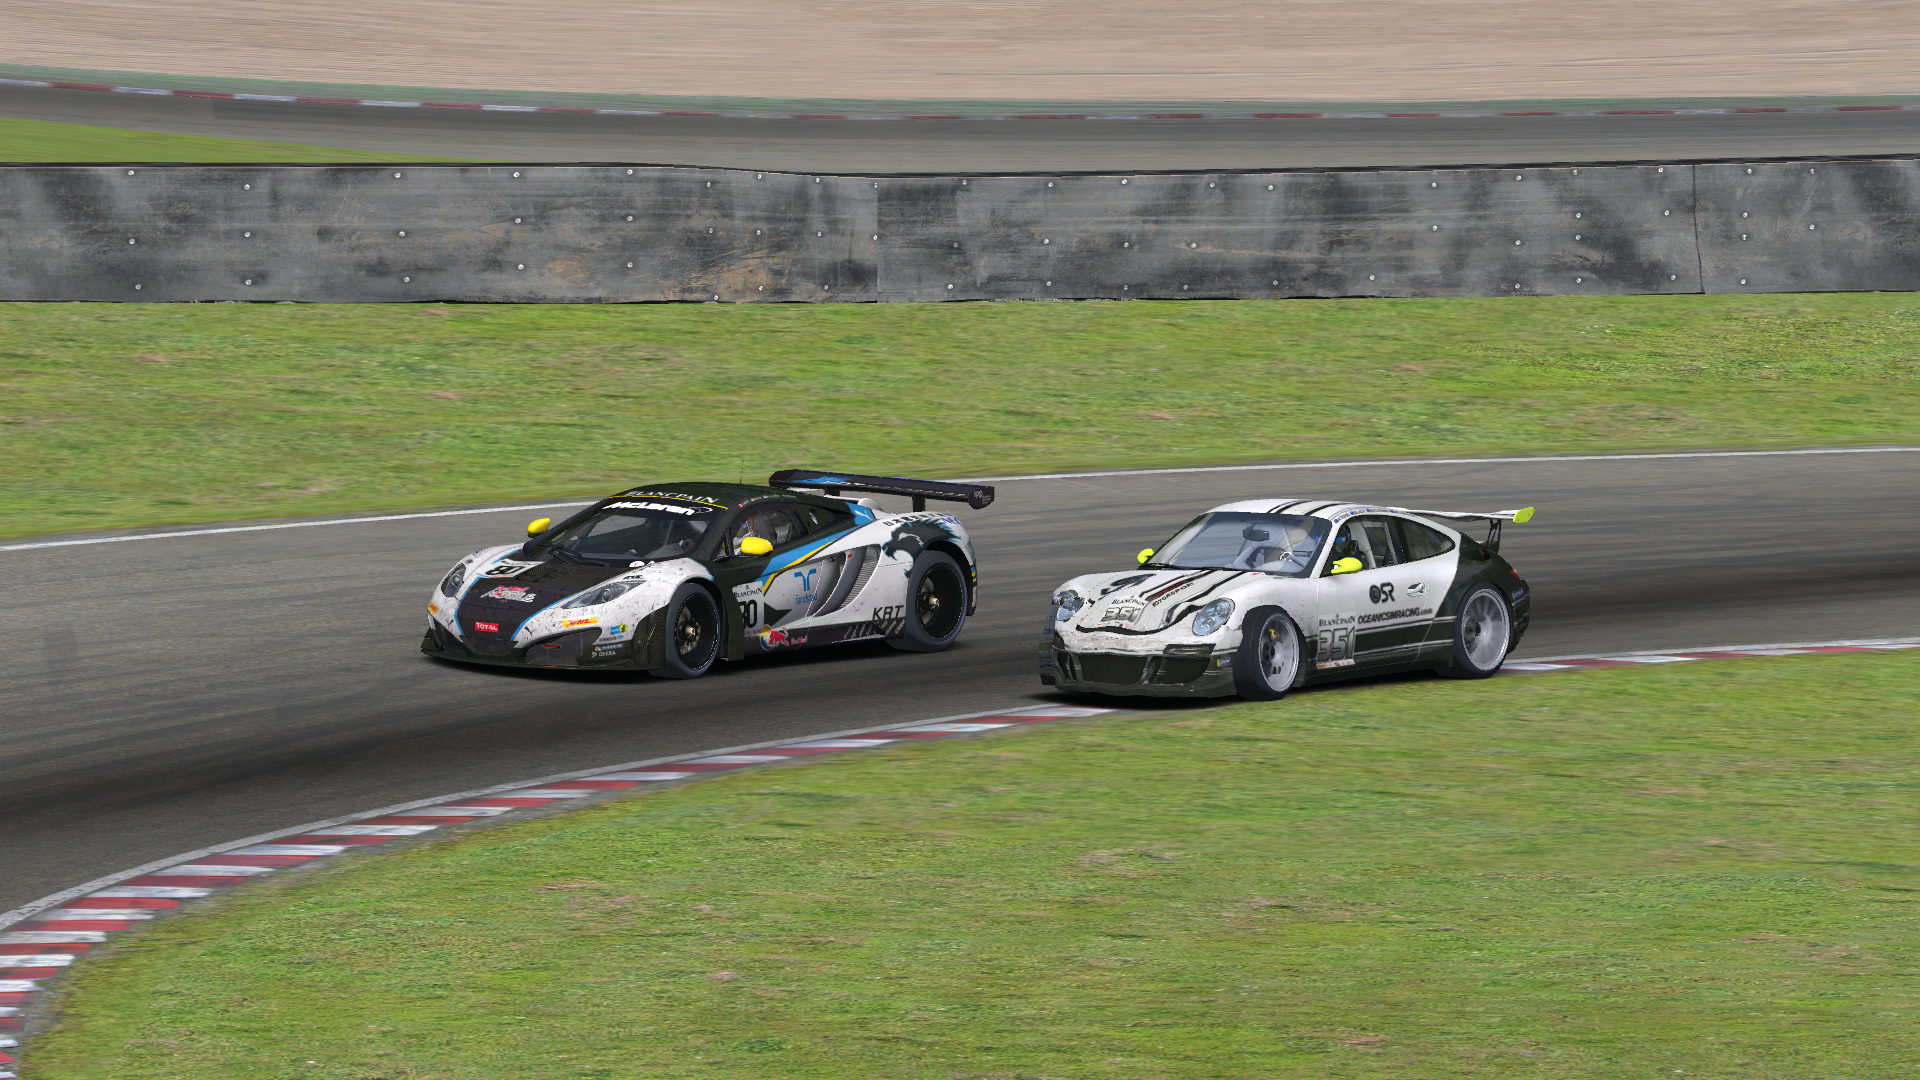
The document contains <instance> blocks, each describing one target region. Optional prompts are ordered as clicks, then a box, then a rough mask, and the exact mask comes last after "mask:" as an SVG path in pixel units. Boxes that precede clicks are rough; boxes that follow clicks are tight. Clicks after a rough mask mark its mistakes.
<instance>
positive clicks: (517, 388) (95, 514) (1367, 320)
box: [0, 293, 1920, 536]
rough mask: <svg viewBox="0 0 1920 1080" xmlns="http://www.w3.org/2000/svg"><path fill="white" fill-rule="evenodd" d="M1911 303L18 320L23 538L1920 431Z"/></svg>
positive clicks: (358, 313)
mask: <svg viewBox="0 0 1920 1080" xmlns="http://www.w3.org/2000/svg"><path fill="white" fill-rule="evenodd" d="M1917 356H1920V301H1916V300H1915V299H1914V298H1913V297H1912V296H1910V295H1906V294H1871V293H1870V294H1825V295H1804V296H1714V297H1619V298H1609V299H1585V298H1536V299H1493V300H1332V301H1303V300H1292V301H1239V302H1232V301H1220V302H1214V301H1188V302H1182V301H1168V302H1144V301H1135V302H1129V303H1031V304H871V305H868V304H862V305H851V304H849V305H837V304H836V305H801V304H792V305H764V306H761V305H739V306H734V305H631V306H611V305H609V306H599V305H577V306H536V305H470V306H464V305H447V306H433V305H299V306H295V305H243V304H173V305H140V304H7V305H0V393H3V394H4V396H3V397H0V453H3V454H4V455H5V460H6V461H7V463H8V466H9V467H8V469H7V471H6V475H5V476H4V477H0V510H4V512H5V517H4V520H3V521H0V535H12V536H20V535H29V534H41V533H50V532H55V531H67V530H87V529H96V528H108V527H118V526H134V525H153V524H165V523H180V522H197V521H215V520H232V519H237V518H248V517H289V516H297V515H304V514H315V513H323V512H339V511H360V510H374V509H385V508H408V507H419V506H426V505H454V504H474V503H479V504H486V503H490V502H495V501H499V500H520V499H529V498H539V497H555V496H562V495H577V494H582V493H599V492H604V491H606V490H609V489H612V488H617V487H621V486H624V485H626V484H629V483H633V482H636V481H640V480H645V479H667V478H678V479H695V478H720V477H725V478H729V479H731V478H735V477H738V476H745V477H749V478H751V477H755V476H764V475H765V474H766V473H767V472H768V471H770V470H771V469H775V468H780V467H783V466H787V465H795V464H801V465H809V466H814V467H831V468H838V469H855V470H861V471H870V472H878V473H894V474H908V475H911V474H915V473H921V474H927V475H932V476H966V475H976V476H978V475H998V474H1004V473H1013V472H1023V471H1051V470H1056V469H1064V468H1081V467H1102V466H1149V465H1161V464H1191V463H1216V462H1235V461H1260V460H1274V459H1295V460H1301V459H1306V460H1315V459H1320V460H1324V459H1327V458H1340V457H1349V456H1405V455H1433V454H1441V455H1453V454H1468V453H1475V452H1484V451H1501V452H1511V451H1513V450H1515V449H1516V448H1520V449H1523V450H1524V451H1526V452H1535V453H1553V452H1564V451H1580V452H1587V451H1593V450H1605V449H1648V448H1655V449H1657V448H1686V447H1728V446H1809V445H1832V444H1847V443H1863V442H1875V441H1882V442H1884V441H1899V440H1912V439H1915V438H1920V387H1917V385H1916V376H1917V375H1920V362H1917V361H1916V357H1917Z"/></svg>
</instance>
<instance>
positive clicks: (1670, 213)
mask: <svg viewBox="0 0 1920 1080" xmlns="http://www.w3.org/2000/svg"><path fill="white" fill-rule="evenodd" d="M1660 216H1661V217H1672V216H1673V211H1671V210H1662V211H1660Z"/></svg>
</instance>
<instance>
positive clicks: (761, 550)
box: [740, 536, 773, 555]
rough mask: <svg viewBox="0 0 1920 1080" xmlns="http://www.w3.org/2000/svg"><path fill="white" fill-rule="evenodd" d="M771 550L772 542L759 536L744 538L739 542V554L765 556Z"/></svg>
mask: <svg viewBox="0 0 1920 1080" xmlns="http://www.w3.org/2000/svg"><path fill="white" fill-rule="evenodd" d="M772 550H773V542H772V541H770V540H768V539H766V538H765V537H760V536H749V537H745V538H744V539H742V540H741V541H740V554H742V555H765V554H766V553H768V552H770V551H772Z"/></svg>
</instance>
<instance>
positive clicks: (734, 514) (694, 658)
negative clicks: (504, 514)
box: [420, 469, 993, 679]
mask: <svg viewBox="0 0 1920 1080" xmlns="http://www.w3.org/2000/svg"><path fill="white" fill-rule="evenodd" d="M797 489H812V490H797ZM843 491H847V492H868V493H872V494H884V495H900V496H906V497H908V498H911V499H912V500H913V512H912V513H909V514H893V513H887V512H885V511H883V510H881V509H880V507H879V506H878V504H876V503H875V502H873V501H872V500H871V499H862V498H852V497H842V496H841V492H843ZM929 499H934V500H944V501H948V502H962V503H966V504H967V505H969V506H972V507H974V508H976V509H978V508H982V507H985V506H987V505H988V504H990V503H991V502H993V488H991V487H988V486H986V485H983V484H949V483H940V482H937V481H932V480H907V479H899V478H894V477H883V476H854V475H850V474H841V473H821V472H804V471H800V470H794V469H788V470H784V471H782V472H777V473H775V474H773V476H772V477H770V478H769V479H768V481H767V486H766V487H760V486H758V485H752V484H712V483H689V484H659V485H654V486H650V487H641V488H634V489H632V490H630V491H623V492H621V493H620V494H618V495H614V496H612V497H610V498H606V499H602V500H600V501H599V502H597V503H594V504H593V505H592V506H590V507H588V508H587V509H585V510H583V511H581V512H580V513H578V514H575V515H574V516H572V517H570V518H568V519H566V520H565V521H562V522H561V523H559V524H558V525H554V524H552V523H551V522H550V521H549V520H548V519H546V518H541V519H540V520H538V521H535V522H533V523H532V524H531V525H530V526H528V528H527V540H526V541H525V542H524V543H518V544H503V545H501V546H498V547H491V548H487V549H486V550H484V551H476V552H474V553H473V554H472V555H469V556H467V557H466V558H464V559H461V560H460V562H459V563H458V564H457V565H455V566H454V568H453V569H452V570H449V571H448V572H447V574H446V576H445V577H444V578H443V579H442V580H441V582H440V584H439V586H438V587H437V588H435V589H434V591H433V593H432V595H431V596H429V597H428V599H427V634H426V637H425V639H424V640H422V641H421V643H420V650H421V651H422V652H424V653H427V654H428V655H431V656H439V657H444V658H446V659H449V660H466V661H471V662H475V663H482V664H512V665H516V666H521V667H544V668H592V669H603V668H613V669H635V668H637V669H640V670H643V671H647V672H651V673H652V674H654V675H659V676H662V677H665V678H673V679H691V678H695V677H698V676H700V675H703V674H705V673H706V672H707V670H708V669H710V668H711V667H712V666H713V664H714V662H715V661H717V660H738V659H741V658H743V657H745V656H747V655H749V654H753V653H764V652H774V651H779V650H785V649H792V648H798V647H801V646H814V645H827V644H833V643H836V642H842V641H858V640H864V639H884V640H886V641H887V642H888V643H889V644H891V645H893V646H894V647H895V648H899V649H905V650H909V651H914V652H937V651H939V650H941V649H944V648H946V647H947V646H948V645H951V644H952V643H953V641H954V639H955V638H957V637H959V636H960V628H961V627H962V626H963V625H965V623H966V620H967V616H968V615H971V614H973V607H974V594H975V590H976V588H977V586H978V583H979V575H978V569H977V563H976V562H975V559H974V552H973V543H972V541H971V540H969V539H968V537H967V530H966V528H965V527H964V526H962V525H961V524H960V520H959V519H958V518H956V517H954V516H952V515H951V514H943V513H938V512H933V511H929V510H927V500H929Z"/></svg>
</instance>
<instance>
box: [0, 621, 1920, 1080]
mask: <svg viewBox="0 0 1920 1080" xmlns="http://www.w3.org/2000/svg"><path fill="white" fill-rule="evenodd" d="M1917 675H1920V656H1916V655H1915V654H1912V653H1907V654H1882V655H1877V656H1844V657H1808V658H1794V659H1783V660H1768V661H1737V662H1720V663H1700V664H1688V665H1670V666H1660V667H1650V668H1636V669H1619V670H1610V671H1601V672H1589V673H1583V674H1565V675H1547V676H1540V677H1533V678H1515V679H1501V680H1495V681H1490V682H1482V683H1454V682H1446V681H1441V680H1435V679H1427V678H1420V679H1411V680H1403V681H1398V682H1390V683H1387V684H1385V685H1380V686H1371V687H1368V686H1354V687H1348V688H1344V689H1333V690H1325V691H1317V692H1307V693H1303V694H1299V695H1296V696H1295V697H1294V698H1292V699H1290V700H1288V701H1285V702H1280V703H1275V704H1269V705H1234V706H1229V707H1220V708H1205V709H1202V708H1171V709H1160V710H1156V711H1153V712H1149V713H1146V714H1136V715H1128V716H1118V717H1110V718H1103V719H1098V720H1090V721H1076V722H1070V723H1062V724H1057V725H1050V726H1046V727H1039V728H1029V729H1023V730H1016V731H1003V732H998V733H995V734H992V735H989V736H985V737H981V738H977V739H971V740H966V741H948V742H938V743H921V744H917V745H908V746H903V747H899V748H889V749H886V750H882V751H877V752H868V753H863V754H860V755H857V756H849V757H844V758H837V759H827V760H816V761H813V762H811V763H799V764H795V765H788V766H778V767H774V768H769V769H761V770H756V771H752V772H747V773H740V774H734V775H730V776H725V777H719V778H715V779H711V780H703V781H699V782H697V783H693V784H689V785H684V786H681V787H678V788H674V789H668V790H662V791H656V792H654V793H652V794H648V795H644V796H640V797H635V798H626V799H621V800H618V801H615V802H611V803H607V804H603V805H600V806H597V807H591V808H588V809H585V810H582V811H579V812H575V813H572V814H566V815H560V816H555V817H550V818H546V819H542V820H536V821H531V822H527V823H524V824H517V825H509V826H503V827H499V828H495V829H490V830H483V831H479V832H477V833H474V834H471V835H468V836H465V837H460V838H452V839H448V840H443V841H438V842H431V843H427V844H423V845H421V846H419V847H416V848H413V849H411V850H408V851H404V852H397V853H395V854H391V855H387V856H380V857H372V858H362V859H358V860H355V861H350V862H345V863H341V864H338V865H335V866H330V867H321V868H317V869H315V870H313V871H309V872H305V873H303V874H300V875H296V876H294V877H289V878H284V879H281V880H279V881H277V882H266V883H261V884H258V885H254V886H248V887H247V890H248V891H246V892H244V893H243V894H242V895H240V896H237V897H234V898H230V899H228V900H226V901H224V902H222V903H219V904H216V905H214V906H212V907H211V908H209V909H208V910H206V911H205V912H203V913H198V914H193V915H189V916H187V917H183V918H179V919H175V920H171V921H167V922H163V923H161V924H159V925H157V926H156V927H155V928H154V929H153V930H152V931H151V932H149V933H147V934H146V935H144V936H143V937H140V938H135V939H128V940H127V941H126V942H125V943H123V944H121V945H119V946H116V947H114V949H113V952H112V954H111V955H109V956H107V957H105V958H96V959H94V960H90V961H88V962H86V963H84V964H83V965H81V966H80V967H78V968H77V969H76V970H75V973H74V975H73V976H72V977H71V981H69V982H68V983H67V984H66V987H67V989H66V993H65V997H64V1005H63V1008H64V1020H63V1021H62V1026H61V1027H60V1028H59V1030H57V1031H56V1032H54V1033H53V1034H51V1035H50V1036H48V1037H46V1038H44V1039H37V1040H36V1041H35V1042H34V1043H33V1045H32V1046H31V1047H30V1051H31V1053H30V1055H29V1060H30V1061H31V1062H32V1069H31V1071H30V1072H29V1073H28V1074H27V1075H28V1076H29V1077H31V1078H32V1080H160V1078H171V1077H181V1076H194V1077H206V1078H234V1080H240V1078H245V1080H282V1078H296V1077H297V1078H301V1080H402V1078H404V1080H499V1078H503V1077H523V1076H524V1077H535V1076H537V1077H541V1078H566V1077H596V1078H609V1080H628V1078H632V1080H671V1078H682V1077H713V1078H718V1080H728V1078H733V1080H814V1078H819V1080H842V1078H846V1077H860V1078H863V1080H869V1078H870V1080H883V1078H912V1080H922V1078H938V1080H948V1078H951V1080H966V1078H973V1080H990V1078H997V1080H1013V1078H1022V1080H1040V1078H1062V1080H1064V1078H1073V1080H1147V1078H1160V1080H1176V1078H1177V1080H1189V1078H1193V1080H1200V1078H1206V1080H1216V1078H1217V1080H1243V1078H1252V1077H1259V1078H1262V1080H1362V1078H1373V1077H1393V1078H1396V1080H1459V1078H1474V1077H1484V1078H1489V1080H1494V1078H1498V1080H1514V1078H1553V1080H1561V1078H1595V1080H1614V1078H1646V1080H1653V1078H1655V1077H1660V1078H1671V1077H1673V1076H1675V1075H1678V1074H1681V1073H1684V1074H1685V1075H1687V1076H1694V1077H1701V1076H1704V1077H1713V1078H1719V1080H1769V1078H1781V1077H1795V1078H1802V1077H1818V1078H1820V1080H1884V1078H1886V1077H1894V1076H1907V1075H1910V1074H1911V1072H1912V1071H1913V1069H1914V1068H1915V1063H1916V1061H1917V1060H1920V1037H1917V1036H1916V1034H1915V1030H1914V1027H1913V1024H1912V1020H1913V1010H1914V1008H1915V1006H1916V1004H1917V1003H1920V997H1917V996H1916V988H1915V986H1914V985H1913V983H1912V981H1911V980H1912V979H1913V978H1914V975H1915V973H1916V971H1917V970H1920V968H1917V967H1916V963H1917V962H1920V955H1917V954H1916V936H1915V929H1916V927H1915V921H1916V919H1920V908H1916V907H1915V906H1914V905H1916V904H1920V882H1916V879H1915V870H1916V869H1917V868H1920V867H1917V866H1916V864H1915V862H1914V855H1913V846H1912V843H1911V836H1910V831H1909V828H1908V823H1909V822H1910V821H1911V817H1912V814H1913V811H1914V809H1915V793H1916V791H1917V790H1920V758H1917V757H1916V755H1915V753H1914V749H1913V744H1912V738H1911V736H1912V711H1911V694H1912V688H1913V686H1914V685H1915V679H1916V676H1917Z"/></svg>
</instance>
